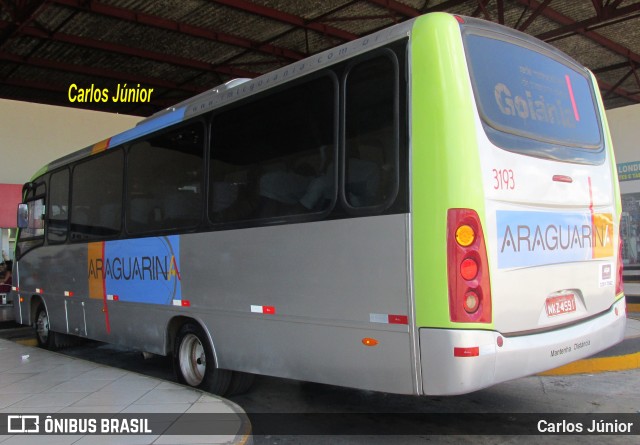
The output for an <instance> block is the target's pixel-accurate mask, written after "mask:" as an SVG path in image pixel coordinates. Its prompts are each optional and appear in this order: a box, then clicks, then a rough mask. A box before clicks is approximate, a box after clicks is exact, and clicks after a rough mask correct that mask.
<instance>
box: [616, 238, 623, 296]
mask: <svg viewBox="0 0 640 445" xmlns="http://www.w3.org/2000/svg"><path fill="white" fill-rule="evenodd" d="M618 240H619V241H618V273H617V275H616V296H618V295H620V294H621V293H623V292H624V283H623V281H622V270H623V264H622V237H621V236H620V235H618Z"/></svg>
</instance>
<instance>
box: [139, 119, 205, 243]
mask: <svg viewBox="0 0 640 445" xmlns="http://www.w3.org/2000/svg"><path fill="white" fill-rule="evenodd" d="M203 149H204V126H203V125H202V124H201V123H197V124H191V125H188V126H185V127H181V128H178V129H176V130H173V131H169V132H167V133H164V134H161V135H159V136H154V137H150V138H147V139H144V140H140V141H137V142H136V143H135V144H133V145H132V146H131V148H130V149H129V153H128V156H127V201H126V202H127V230H128V231H129V232H130V233H139V232H149V231H153V230H166V229H180V228H188V227H193V226H195V225H197V224H198V223H199V222H200V220H201V217H202V204H203V202H202V199H203V198H202V196H203V195H202V182H203V181H202V180H203V176H202V174H203V173H202V172H203V167H204V162H203Z"/></svg>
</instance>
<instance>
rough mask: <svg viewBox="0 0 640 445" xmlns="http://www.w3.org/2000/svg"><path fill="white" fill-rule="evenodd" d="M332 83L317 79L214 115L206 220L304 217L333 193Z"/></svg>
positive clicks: (328, 79)
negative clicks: (207, 217) (207, 216)
mask: <svg viewBox="0 0 640 445" xmlns="http://www.w3.org/2000/svg"><path fill="white" fill-rule="evenodd" d="M335 96H336V81H335V80H334V78H333V77H321V78H318V79H315V80H312V81H309V82H306V83H303V84H299V85H296V86H292V87H290V88H287V89H286V90H285V91H281V92H278V93H274V94H271V95H269V96H266V97H263V98H262V99H259V100H257V101H252V102H249V103H247V104H245V105H242V106H240V107H237V108H233V109H230V110H228V111H226V112H223V113H221V114H219V115H217V116H215V117H214V120H213V124H212V150H211V178H210V188H211V190H210V195H209V196H210V202H209V213H210V218H211V220H212V221H214V222H230V221H246V220H253V219H262V218H273V217H282V216H290V215H306V214H312V213H317V212H322V211H324V210H326V209H328V208H329V206H330V205H331V203H332V201H333V200H334V196H335V194H336V186H335V184H336V182H337V181H336V173H335V172H336V170H337V166H336V163H335V151H336V148H335V138H336V136H335V135H336V128H335V127H336V125H335V121H336V113H335V109H336V97H335Z"/></svg>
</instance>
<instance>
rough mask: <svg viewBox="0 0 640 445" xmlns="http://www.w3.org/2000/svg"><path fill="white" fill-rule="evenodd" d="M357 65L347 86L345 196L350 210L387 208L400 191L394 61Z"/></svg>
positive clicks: (389, 56) (387, 57)
mask: <svg viewBox="0 0 640 445" xmlns="http://www.w3.org/2000/svg"><path fill="white" fill-rule="evenodd" d="M384 54H385V55H384V56H379V57H376V58H374V59H370V60H366V61H363V62H360V63H359V64H357V65H356V66H354V67H353V68H352V69H350V70H349V72H348V74H347V77H346V81H345V172H344V193H345V200H346V202H347V204H348V205H349V206H351V207H376V208H379V207H380V206H384V205H385V204H389V203H390V202H391V201H392V200H393V199H394V198H395V195H396V193H397V191H398V74H397V73H398V67H397V61H396V59H395V55H394V54H393V53H392V52H391V51H385V53H384Z"/></svg>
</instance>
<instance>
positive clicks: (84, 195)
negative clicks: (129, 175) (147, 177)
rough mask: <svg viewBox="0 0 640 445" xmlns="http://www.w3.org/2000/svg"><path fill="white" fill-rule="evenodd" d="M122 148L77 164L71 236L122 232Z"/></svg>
mask: <svg viewBox="0 0 640 445" xmlns="http://www.w3.org/2000/svg"><path fill="white" fill-rule="evenodd" d="M123 166H124V156H123V154H122V150H115V151H111V152H108V153H107V154H105V155H100V156H97V157H92V158H90V159H89V160H88V161H85V162H82V163H81V164H78V165H76V166H75V167H74V169H73V173H72V195H71V206H72V208H71V238H72V239H90V238H101V237H112V236H116V235H118V234H120V229H121V226H122V222H121V221H122V182H123Z"/></svg>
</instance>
